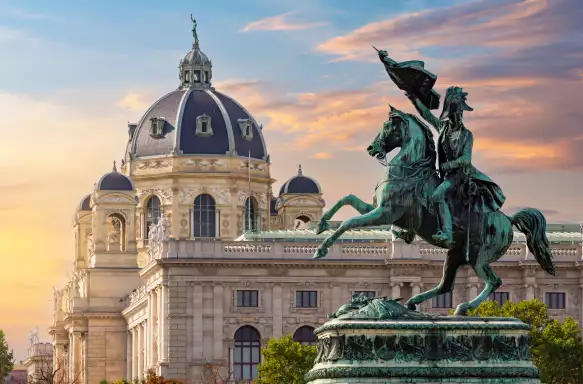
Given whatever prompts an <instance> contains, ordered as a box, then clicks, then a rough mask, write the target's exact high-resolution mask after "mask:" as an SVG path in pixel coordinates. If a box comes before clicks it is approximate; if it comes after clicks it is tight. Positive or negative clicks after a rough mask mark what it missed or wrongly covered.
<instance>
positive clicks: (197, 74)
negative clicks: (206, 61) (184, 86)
mask: <svg viewBox="0 0 583 384" xmlns="http://www.w3.org/2000/svg"><path fill="white" fill-rule="evenodd" d="M193 73H194V79H193V81H194V82H195V83H200V70H199V69H197V70H195V71H193Z"/></svg>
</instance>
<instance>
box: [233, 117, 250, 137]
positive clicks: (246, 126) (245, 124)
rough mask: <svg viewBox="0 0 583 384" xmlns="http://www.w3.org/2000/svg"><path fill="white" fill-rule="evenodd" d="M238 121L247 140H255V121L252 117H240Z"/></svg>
mask: <svg viewBox="0 0 583 384" xmlns="http://www.w3.org/2000/svg"><path fill="white" fill-rule="evenodd" d="M237 122H238V123H239V128H241V135H242V136H243V138H244V139H245V140H247V141H251V140H253V122H252V121H251V120H250V119H239V120H237Z"/></svg>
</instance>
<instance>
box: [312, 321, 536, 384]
mask: <svg viewBox="0 0 583 384" xmlns="http://www.w3.org/2000/svg"><path fill="white" fill-rule="evenodd" d="M529 330H530V327H529V326H528V325H526V324H524V323H522V322H521V321H520V320H518V319H512V318H468V317H453V316H434V317H429V316H428V317H427V318H409V319H407V318H399V319H396V320H359V319H354V320H352V319H343V320H338V319H336V320H332V321H329V322H328V323H326V324H325V325H323V326H322V327H320V328H318V329H317V330H316V335H317V336H318V355H317V357H316V361H315V365H314V367H313V368H312V370H310V372H309V373H308V374H307V379H308V381H309V383H310V384H331V383H335V384H336V383H362V384H364V383H379V384H380V383H383V384H385V383H386V384H388V383H391V384H393V383H394V384H397V383H427V384H428V383H436V384H437V383H440V384H441V383H464V384H470V383H476V384H477V383H480V384H482V383H492V384H493V383H507V384H510V383H512V384H540V379H539V378H540V373H539V370H538V369H537V368H536V367H535V366H534V365H533V364H532V361H531V355H530V349H529V345H528V332H529Z"/></svg>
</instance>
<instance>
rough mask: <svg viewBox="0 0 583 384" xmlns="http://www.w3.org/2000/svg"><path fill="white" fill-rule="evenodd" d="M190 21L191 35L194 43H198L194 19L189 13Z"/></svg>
mask: <svg viewBox="0 0 583 384" xmlns="http://www.w3.org/2000/svg"><path fill="white" fill-rule="evenodd" d="M190 21H191V22H192V37H193V38H194V44H198V34H197V33H196V27H197V24H196V19H195V18H194V17H192V13H191V14H190Z"/></svg>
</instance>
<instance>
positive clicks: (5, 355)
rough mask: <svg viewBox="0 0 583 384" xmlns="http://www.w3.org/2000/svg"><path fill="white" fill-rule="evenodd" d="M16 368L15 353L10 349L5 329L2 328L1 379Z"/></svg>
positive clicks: (0, 345)
mask: <svg viewBox="0 0 583 384" xmlns="http://www.w3.org/2000/svg"><path fill="white" fill-rule="evenodd" d="M13 368H14V353H13V352H12V350H9V347H8V343H7V342H6V337H5V335H4V331H3V330H1V329H0V379H2V378H3V377H4V376H6V375H7V374H8V373H9V372H10V371H12V369H13Z"/></svg>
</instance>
